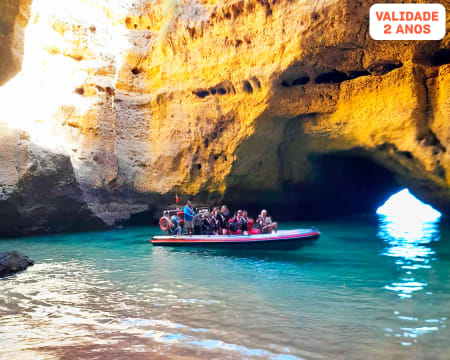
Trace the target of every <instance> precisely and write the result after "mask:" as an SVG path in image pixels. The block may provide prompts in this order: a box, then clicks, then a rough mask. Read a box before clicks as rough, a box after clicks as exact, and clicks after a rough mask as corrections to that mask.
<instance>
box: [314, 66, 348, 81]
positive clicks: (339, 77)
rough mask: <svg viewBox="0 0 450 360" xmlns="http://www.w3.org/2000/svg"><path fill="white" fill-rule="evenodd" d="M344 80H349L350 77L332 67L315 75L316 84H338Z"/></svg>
mask: <svg viewBox="0 0 450 360" xmlns="http://www.w3.org/2000/svg"><path fill="white" fill-rule="evenodd" d="M345 80H350V77H349V76H348V75H347V74H346V73H345V72H342V71H337V70H336V69H333V70H332V71H330V72H327V73H323V74H321V75H319V76H318V77H316V80H315V83H316V84H339V83H341V82H343V81H345Z"/></svg>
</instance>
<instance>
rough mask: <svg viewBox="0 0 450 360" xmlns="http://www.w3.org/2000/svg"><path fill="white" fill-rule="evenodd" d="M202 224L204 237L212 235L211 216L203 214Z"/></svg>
mask: <svg viewBox="0 0 450 360" xmlns="http://www.w3.org/2000/svg"><path fill="white" fill-rule="evenodd" d="M201 224H202V225H201V226H202V235H212V229H211V219H210V217H209V214H205V213H204V214H202V219H201Z"/></svg>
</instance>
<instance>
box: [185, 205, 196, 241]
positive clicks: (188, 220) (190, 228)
mask: <svg viewBox="0 0 450 360" xmlns="http://www.w3.org/2000/svg"><path fill="white" fill-rule="evenodd" d="M183 213H184V226H185V227H186V231H187V234H188V235H193V234H194V223H193V220H194V216H197V214H196V213H195V211H194V209H193V208H192V203H191V201H190V200H188V201H187V203H186V206H185V207H184V209H183Z"/></svg>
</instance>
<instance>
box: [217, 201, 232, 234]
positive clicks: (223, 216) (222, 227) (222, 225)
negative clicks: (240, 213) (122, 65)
mask: <svg viewBox="0 0 450 360" xmlns="http://www.w3.org/2000/svg"><path fill="white" fill-rule="evenodd" d="M229 219H230V212H229V211H228V208H227V207H226V205H222V208H221V209H220V212H219V217H218V220H219V235H226V234H227V232H228V227H229V224H228V220H229Z"/></svg>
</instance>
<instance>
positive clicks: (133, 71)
mask: <svg viewBox="0 0 450 360" xmlns="http://www.w3.org/2000/svg"><path fill="white" fill-rule="evenodd" d="M131 72H132V73H133V75H139V74H140V73H141V72H142V69H139V68H138V67H134V68H133V69H131Z"/></svg>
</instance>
